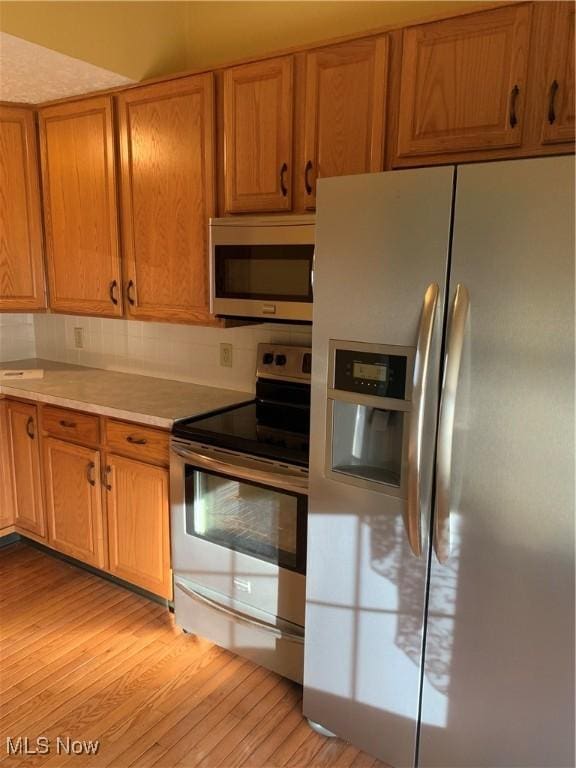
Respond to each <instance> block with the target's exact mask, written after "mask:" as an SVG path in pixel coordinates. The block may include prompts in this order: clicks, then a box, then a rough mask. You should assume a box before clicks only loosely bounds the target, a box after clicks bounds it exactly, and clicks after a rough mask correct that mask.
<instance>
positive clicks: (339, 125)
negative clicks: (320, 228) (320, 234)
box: [296, 37, 388, 208]
mask: <svg viewBox="0 0 576 768" xmlns="http://www.w3.org/2000/svg"><path fill="white" fill-rule="evenodd" d="M387 64H388V40H387V38H385V37H380V38H376V39H373V40H359V41H358V42H352V43H346V44H345V45H338V46H333V47H330V48H324V49H322V50H319V51H313V52H312V53H309V54H308V55H307V56H306V107H305V117H304V121H305V140H304V143H305V149H304V153H305V165H304V168H302V169H301V175H299V180H298V178H297V180H296V183H302V184H303V186H304V193H305V195H306V205H307V207H311V208H313V207H314V205H315V202H316V183H315V182H316V179H317V178H319V177H321V176H345V175H347V174H355V173H370V172H377V171H381V170H382V166H383V152H384V109H385V98H386V80H387Z"/></svg>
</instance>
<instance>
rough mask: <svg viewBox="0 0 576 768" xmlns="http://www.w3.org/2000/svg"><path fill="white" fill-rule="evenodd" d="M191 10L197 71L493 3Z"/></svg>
mask: <svg viewBox="0 0 576 768" xmlns="http://www.w3.org/2000/svg"><path fill="white" fill-rule="evenodd" d="M187 5H188V9H189V10H188V14H189V15H188V66H189V67H191V68H193V67H198V66H206V65H210V66H212V65H216V64H222V63H226V62H228V61H233V60H234V59H239V58H243V57H247V56H252V55H258V54H264V53H269V52H273V51H275V50H279V49H282V48H288V47H290V46H295V45H299V44H305V43H313V42H315V41H317V40H326V39H330V38H331V37H338V36H341V35H350V34H353V33H356V32H364V31H367V30H372V29H375V28H378V27H384V26H388V25H395V24H403V23H405V22H408V21H414V20H420V19H426V18H431V17H433V16H435V15H438V14H441V13H458V12H459V11H461V10H463V9H470V10H474V9H475V8H479V7H484V6H486V5H494V3H486V2H474V1H473V0H467V1H466V2H460V1H459V0H434V1H431V0H428V1H427V2H419V0H408V2H406V1H402V0H381V1H380V2H364V1H363V0H340V1H339V2H327V1H326V0H321V1H320V2H316V0H306V2H274V1H270V0H265V1H264V2H250V1H247V2H244V0H223V1H222V2H193V3H187Z"/></svg>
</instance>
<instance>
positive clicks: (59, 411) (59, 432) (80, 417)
mask: <svg viewBox="0 0 576 768" xmlns="http://www.w3.org/2000/svg"><path fill="white" fill-rule="evenodd" d="M42 427H43V429H44V431H45V432H47V433H48V434H49V435H52V436H53V437H60V438H63V439H64V440H73V441H76V442H79V443H88V444H89V445H97V444H98V443H99V442H100V426H99V419H98V416H91V415H89V414H87V413H80V412H79V411H71V410H70V409H68V408H54V407H52V406H46V407H45V408H44V410H43V412H42Z"/></svg>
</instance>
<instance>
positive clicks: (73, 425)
mask: <svg viewBox="0 0 576 768" xmlns="http://www.w3.org/2000/svg"><path fill="white" fill-rule="evenodd" d="M58 424H60V426H61V427H66V428H67V429H76V422H75V421H67V420H66V419H60V421H59V422H58Z"/></svg>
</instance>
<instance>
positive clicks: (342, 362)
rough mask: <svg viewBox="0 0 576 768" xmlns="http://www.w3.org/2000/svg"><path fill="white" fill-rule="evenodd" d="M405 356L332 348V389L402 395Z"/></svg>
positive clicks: (378, 394)
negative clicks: (333, 354)
mask: <svg viewBox="0 0 576 768" xmlns="http://www.w3.org/2000/svg"><path fill="white" fill-rule="evenodd" d="M406 372H407V357H406V356H405V355H388V354H382V353H380V352H361V351H355V350H352V349H338V348H337V349H336V350H335V357H334V389H341V390H344V391H346V392H358V393H359V394H363V395H375V396H376V397H394V398H397V399H399V400H404V399H405V397H406Z"/></svg>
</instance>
